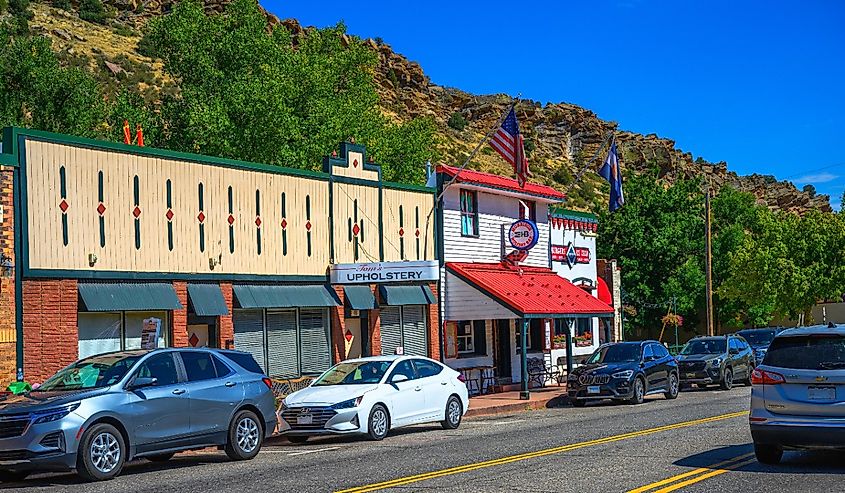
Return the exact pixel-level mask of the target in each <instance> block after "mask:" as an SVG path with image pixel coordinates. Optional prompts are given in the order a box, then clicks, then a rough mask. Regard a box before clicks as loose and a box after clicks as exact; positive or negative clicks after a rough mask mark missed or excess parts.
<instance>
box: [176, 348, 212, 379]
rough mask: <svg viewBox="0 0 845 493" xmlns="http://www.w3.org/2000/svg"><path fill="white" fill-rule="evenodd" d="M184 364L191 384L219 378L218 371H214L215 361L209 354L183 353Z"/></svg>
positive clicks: (181, 353)
mask: <svg viewBox="0 0 845 493" xmlns="http://www.w3.org/2000/svg"><path fill="white" fill-rule="evenodd" d="M179 354H180V355H181V356H182V363H184V365H185V373H186V374H187V375H188V381H189V382H199V381H202V380H211V379H213V378H217V371H216V370H215V369H214V361H212V359H211V355H210V354H208V353H200V352H196V353H195V352H188V351H182V352H180V353H179Z"/></svg>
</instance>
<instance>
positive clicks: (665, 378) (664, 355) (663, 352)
mask: <svg viewBox="0 0 845 493" xmlns="http://www.w3.org/2000/svg"><path fill="white" fill-rule="evenodd" d="M652 346H653V348H652V349H653V350H654V355H655V356H656V357H657V362H658V363H659V368H658V371H659V372H660V386H661V387H663V388H665V389H668V388H669V372H670V371H671V370H672V368H671V366H672V365H671V362H672V361H673V360H672V355H671V354H669V351H668V350H667V349H666V348H665V347H664V346H663V345H662V344H652Z"/></svg>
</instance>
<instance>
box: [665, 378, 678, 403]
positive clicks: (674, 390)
mask: <svg viewBox="0 0 845 493" xmlns="http://www.w3.org/2000/svg"><path fill="white" fill-rule="evenodd" d="M678 392H680V386H679V384H678V375H675V374H674V373H670V374H669V390H667V391H666V393H665V394H663V395H664V396H666V398H667V399H675V398H676V397H678Z"/></svg>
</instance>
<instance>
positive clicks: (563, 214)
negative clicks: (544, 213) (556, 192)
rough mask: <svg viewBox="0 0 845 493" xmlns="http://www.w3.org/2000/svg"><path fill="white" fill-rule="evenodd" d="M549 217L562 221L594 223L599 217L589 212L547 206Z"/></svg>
mask: <svg viewBox="0 0 845 493" xmlns="http://www.w3.org/2000/svg"><path fill="white" fill-rule="evenodd" d="M549 215H550V216H552V217H556V218H562V219H588V220H593V221H596V222H598V220H599V217H598V216H596V215H595V214H593V213H591V212H582V211H576V210H572V209H566V208H563V207H561V206H555V205H551V206H549Z"/></svg>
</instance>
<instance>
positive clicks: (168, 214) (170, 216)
mask: <svg viewBox="0 0 845 493" xmlns="http://www.w3.org/2000/svg"><path fill="white" fill-rule="evenodd" d="M173 216H174V214H173V209H167V212H166V213H165V214H164V217H166V218H167V220H168V221H172V220H173Z"/></svg>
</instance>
